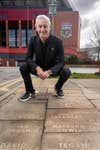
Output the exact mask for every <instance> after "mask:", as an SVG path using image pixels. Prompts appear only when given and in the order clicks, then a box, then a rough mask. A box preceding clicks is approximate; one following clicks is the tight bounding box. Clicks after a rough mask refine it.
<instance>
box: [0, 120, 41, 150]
mask: <svg viewBox="0 0 100 150" xmlns="http://www.w3.org/2000/svg"><path fill="white" fill-rule="evenodd" d="M42 129H43V122H42V121H38V122H37V121H2V122H1V121H0V150H40V144H41V136H42Z"/></svg>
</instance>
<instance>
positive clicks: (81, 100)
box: [48, 94, 93, 108]
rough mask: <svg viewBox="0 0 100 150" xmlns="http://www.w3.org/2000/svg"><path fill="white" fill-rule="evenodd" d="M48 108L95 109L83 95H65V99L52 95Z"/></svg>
mask: <svg viewBox="0 0 100 150" xmlns="http://www.w3.org/2000/svg"><path fill="white" fill-rule="evenodd" d="M48 108H93V105H92V104H91V103H90V102H89V100H88V99H87V98H86V97H84V96H83V95H81V96H79V95H78V96H76V95H75V94H74V95H73V96H72V95H70V96H69V95H68V94H65V96H64V99H59V98H57V97H56V96H53V95H50V96H49V100H48Z"/></svg>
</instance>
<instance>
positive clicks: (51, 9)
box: [48, 0, 57, 34]
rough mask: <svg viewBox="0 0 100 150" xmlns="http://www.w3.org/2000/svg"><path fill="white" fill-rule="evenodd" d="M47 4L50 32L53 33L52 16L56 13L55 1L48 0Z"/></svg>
mask: <svg viewBox="0 0 100 150" xmlns="http://www.w3.org/2000/svg"><path fill="white" fill-rule="evenodd" d="M48 6H49V16H50V21H51V34H54V16H55V15H56V13H57V1H56V0H48Z"/></svg>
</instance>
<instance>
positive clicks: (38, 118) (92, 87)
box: [0, 77, 100, 150]
mask: <svg viewBox="0 0 100 150" xmlns="http://www.w3.org/2000/svg"><path fill="white" fill-rule="evenodd" d="M56 80H57V79H53V78H51V79H47V80H45V81H42V80H40V79H38V78H36V77H33V84H34V87H35V89H36V90H37V95H36V97H35V98H32V99H31V100H30V101H28V102H20V101H19V98H20V96H21V95H22V94H23V93H24V85H23V82H22V80H16V81H15V80H14V81H13V82H12V84H10V85H9V83H8V86H7V85H2V87H1V89H2V94H1V100H0V150H100V79H69V80H68V82H66V83H65V85H64V87H63V90H64V93H65V98H64V99H58V98H57V97H56V96H54V93H53V87H54V84H55V82H56ZM3 90H4V91H5V92H3ZM5 95H6V96H5Z"/></svg>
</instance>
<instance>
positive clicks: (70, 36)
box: [0, 0, 80, 66]
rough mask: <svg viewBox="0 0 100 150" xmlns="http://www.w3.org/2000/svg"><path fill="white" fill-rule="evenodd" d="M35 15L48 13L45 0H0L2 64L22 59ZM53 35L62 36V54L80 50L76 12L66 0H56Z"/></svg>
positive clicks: (78, 21)
mask: <svg viewBox="0 0 100 150" xmlns="http://www.w3.org/2000/svg"><path fill="white" fill-rule="evenodd" d="M38 14H46V15H48V16H49V14H48V1H47V0H34V1H33V0H23V1H21V0H17V1H16V0H0V65H1V66H17V65H20V64H21V63H22V62H23V61H24V58H25V54H26V52H27V45H28V41H29V39H30V37H31V36H32V34H34V32H35V27H34V24H35V18H36V16H37V15H38ZM54 34H55V35H56V36H58V37H60V38H61V39H62V41H63V43H64V51H65V53H75V54H77V53H79V49H80V19H79V12H77V11H73V9H72V8H71V6H70V4H69V3H68V1H67V0H57V14H56V16H55V17H54Z"/></svg>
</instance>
